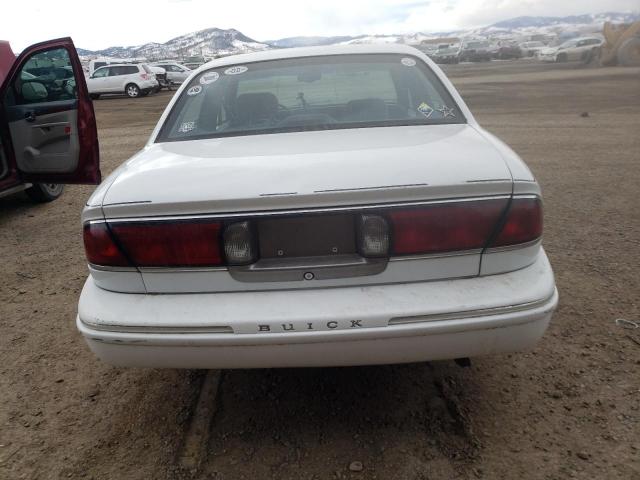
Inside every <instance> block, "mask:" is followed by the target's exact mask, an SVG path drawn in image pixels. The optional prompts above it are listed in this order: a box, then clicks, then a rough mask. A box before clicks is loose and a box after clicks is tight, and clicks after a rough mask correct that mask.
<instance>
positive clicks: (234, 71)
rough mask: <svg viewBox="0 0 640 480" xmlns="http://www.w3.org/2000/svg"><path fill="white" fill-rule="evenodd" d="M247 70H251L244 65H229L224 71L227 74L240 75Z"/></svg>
mask: <svg viewBox="0 0 640 480" xmlns="http://www.w3.org/2000/svg"><path fill="white" fill-rule="evenodd" d="M247 70H249V69H248V68H247V67H245V66H244V65H237V66H235V67H229V68H227V69H226V70H225V71H224V74H225V75H240V74H241V73H244V72H246V71H247Z"/></svg>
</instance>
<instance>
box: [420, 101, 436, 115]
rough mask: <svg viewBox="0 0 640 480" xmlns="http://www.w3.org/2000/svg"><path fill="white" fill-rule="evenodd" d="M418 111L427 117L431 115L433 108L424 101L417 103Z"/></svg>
mask: <svg viewBox="0 0 640 480" xmlns="http://www.w3.org/2000/svg"><path fill="white" fill-rule="evenodd" d="M418 111H419V112H420V113H421V114H422V115H424V116H425V117H427V118H429V117H431V115H432V114H433V108H431V107H430V106H429V104H428V103H426V102H422V103H421V104H420V105H418Z"/></svg>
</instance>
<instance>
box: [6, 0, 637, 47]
mask: <svg viewBox="0 0 640 480" xmlns="http://www.w3.org/2000/svg"><path fill="white" fill-rule="evenodd" d="M638 10H640V0H426V1H414V0H314V1H305V0H297V1H296V0H217V1H213V0H149V1H144V0H143V1H133V0H106V1H105V0H103V1H101V2H95V1H89V0H64V1H51V0H29V2H28V7H26V8H25V5H24V4H22V2H17V1H8V2H3V5H2V15H1V16H0V38H3V39H6V40H9V41H10V42H11V45H12V47H13V49H14V50H15V51H19V50H22V49H23V48H24V47H26V46H27V45H30V44H32V43H35V42H38V41H41V40H47V39H50V38H54V37H62V36H71V37H72V38H73V40H74V42H75V44H76V46H78V47H83V48H88V49H92V50H98V49H101V48H106V47H110V46H115V45H124V46H130V45H138V44H142V43H146V42H151V41H154V42H166V41H167V40H169V39H171V38H173V37H177V36H179V35H182V34H185V33H189V32H193V31H196V30H201V29H204V28H209V27H219V28H236V29H238V30H240V31H241V32H242V33H244V34H245V35H247V36H249V37H251V38H254V39H256V40H261V41H264V40H273V39H277V38H283V37H292V36H301V35H323V36H329V35H358V34H364V33H371V34H382V33H412V32H418V31H422V32H437V31H447V30H454V29H458V28H468V27H475V26H483V25H488V24H491V23H494V22H496V21H499V20H505V19H508V18H512V17H517V16H521V15H549V16H559V15H574V14H583V13H600V12H605V11H623V12H628V11H638ZM26 16H28V22H22V21H20V20H21V19H23V20H26V18H25V17H26Z"/></svg>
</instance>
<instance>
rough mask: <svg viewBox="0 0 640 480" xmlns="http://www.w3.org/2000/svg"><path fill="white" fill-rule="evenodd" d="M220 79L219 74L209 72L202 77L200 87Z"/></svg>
mask: <svg viewBox="0 0 640 480" xmlns="http://www.w3.org/2000/svg"><path fill="white" fill-rule="evenodd" d="M218 78H220V75H219V74H218V72H207V73H204V74H203V75H202V76H201V77H200V85H209V84H210V83H213V82H215V81H216V80H218Z"/></svg>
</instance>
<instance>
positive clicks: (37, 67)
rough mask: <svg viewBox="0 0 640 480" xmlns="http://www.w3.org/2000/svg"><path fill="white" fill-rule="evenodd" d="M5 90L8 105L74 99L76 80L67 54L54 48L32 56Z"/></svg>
mask: <svg viewBox="0 0 640 480" xmlns="http://www.w3.org/2000/svg"><path fill="white" fill-rule="evenodd" d="M11 87H12V88H9V89H8V90H7V94H6V98H5V101H6V102H7V104H8V105H28V104H35V103H43V102H56V101H63V100H74V99H76V98H77V89H76V81H75V77H74V75H73V67H72V65H71V59H70V58H69V52H68V51H67V50H66V49H64V48H56V49H53V50H47V51H44V52H40V53H37V54H35V55H33V56H32V57H31V58H30V59H29V60H28V61H27V62H26V63H25V64H24V66H23V67H22V69H21V70H20V72H19V74H18V75H16V78H15V80H14V82H13V85H12V86H11Z"/></svg>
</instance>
